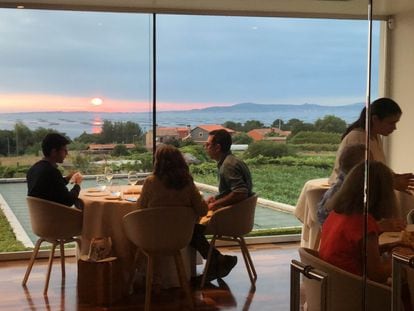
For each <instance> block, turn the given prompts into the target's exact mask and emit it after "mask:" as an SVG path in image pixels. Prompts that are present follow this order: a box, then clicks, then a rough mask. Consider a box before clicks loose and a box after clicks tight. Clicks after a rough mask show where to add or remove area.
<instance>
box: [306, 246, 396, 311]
mask: <svg viewBox="0 0 414 311" xmlns="http://www.w3.org/2000/svg"><path fill="white" fill-rule="evenodd" d="M299 256H300V259H301V262H302V263H303V264H305V265H307V270H308V271H309V270H310V269H312V268H315V269H318V270H320V271H322V272H324V273H326V274H327V283H326V287H325V291H324V292H322V291H321V288H320V284H319V283H318V281H316V280H312V279H309V278H306V277H305V278H304V280H303V283H304V288H305V295H306V303H307V307H308V309H307V310H308V311H317V310H321V309H323V308H322V306H321V295H325V302H326V309H325V310H335V311H349V310H353V311H357V310H361V311H362V310H363V308H362V293H363V286H364V282H363V280H362V277H360V276H357V275H355V274H352V273H349V272H347V271H345V270H342V269H340V268H338V267H336V266H334V265H331V264H329V263H327V262H325V261H323V260H321V259H320V258H319V256H318V252H317V251H315V250H312V249H308V248H303V247H301V248H299ZM366 286H367V287H366V293H367V310H372V311H374V310H375V311H382V310H384V311H389V310H391V288H390V287H389V286H386V285H383V284H380V283H377V282H373V281H371V280H367V283H366Z"/></svg>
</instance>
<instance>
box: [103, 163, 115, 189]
mask: <svg viewBox="0 0 414 311" xmlns="http://www.w3.org/2000/svg"><path fill="white" fill-rule="evenodd" d="M113 177H114V173H113V172H112V168H110V167H109V166H107V167H105V178H106V180H107V181H108V184H109V185H110V184H111V180H112V178H113Z"/></svg>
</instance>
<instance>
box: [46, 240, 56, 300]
mask: <svg viewBox="0 0 414 311" xmlns="http://www.w3.org/2000/svg"><path fill="white" fill-rule="evenodd" d="M56 245H57V244H56V242H54V243H53V244H52V250H51V251H50V255H49V265H48V267H47V274H46V284H45V288H44V289H43V295H45V296H46V295H47V290H48V288H49V280H50V272H51V271H52V264H53V257H54V256H55V249H56Z"/></svg>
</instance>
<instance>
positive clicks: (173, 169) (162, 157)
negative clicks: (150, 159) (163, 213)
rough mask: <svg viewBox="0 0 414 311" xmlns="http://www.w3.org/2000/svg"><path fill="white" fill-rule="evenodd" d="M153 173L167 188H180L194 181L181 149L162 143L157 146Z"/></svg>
mask: <svg viewBox="0 0 414 311" xmlns="http://www.w3.org/2000/svg"><path fill="white" fill-rule="evenodd" d="M153 174H154V175H155V176H157V177H158V178H159V179H160V180H161V181H162V183H163V184H164V185H165V186H166V187H167V188H173V189H177V190H180V189H182V188H184V187H185V186H187V185H188V184H189V183H191V182H193V178H192V176H191V174H190V169H189V168H188V165H187V163H186V162H185V160H184V157H183V155H182V154H181V152H180V150H178V149H177V148H175V147H174V146H171V145H162V146H159V147H158V148H157V151H156V152H155V163H154V172H153Z"/></svg>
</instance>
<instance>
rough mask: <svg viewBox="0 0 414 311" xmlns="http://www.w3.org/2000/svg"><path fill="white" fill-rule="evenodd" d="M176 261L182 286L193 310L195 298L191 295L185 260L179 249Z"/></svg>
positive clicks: (175, 257)
mask: <svg viewBox="0 0 414 311" xmlns="http://www.w3.org/2000/svg"><path fill="white" fill-rule="evenodd" d="M174 261H175V266H176V268H177V274H178V278H179V279H180V283H181V287H182V288H183V290H184V292H185V295H186V297H187V302H188V305H189V306H190V309H191V310H192V309H194V305H193V299H192V296H191V290H190V286H189V284H188V280H187V276H186V273H185V269H184V262H183V258H182V257H181V253H180V251H177V252H176V253H175V254H174Z"/></svg>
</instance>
